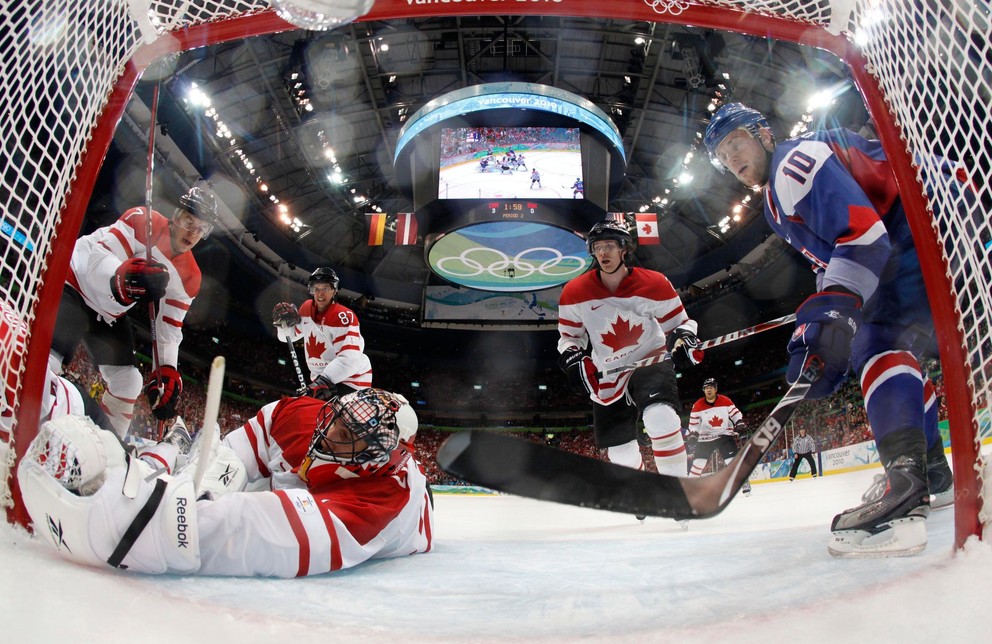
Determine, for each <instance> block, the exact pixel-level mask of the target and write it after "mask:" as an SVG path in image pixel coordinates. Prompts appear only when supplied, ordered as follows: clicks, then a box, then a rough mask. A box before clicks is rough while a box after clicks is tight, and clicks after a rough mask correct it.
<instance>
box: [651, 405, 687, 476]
mask: <svg viewBox="0 0 992 644" xmlns="http://www.w3.org/2000/svg"><path fill="white" fill-rule="evenodd" d="M643 419H644V430H645V431H646V432H647V434H648V436H649V437H650V438H651V450H652V451H653V452H654V464H655V465H656V466H657V468H658V472H659V473H661V474H668V475H670V476H685V475H686V470H688V460H687V456H686V453H685V441H684V440H683V439H682V427H681V421H680V420H679V415H678V414H676V413H675V410H674V409H672V408H671V407H669V406H668V405H663V404H656V405H651V406H649V407H648V408H647V409H645V410H644V415H643Z"/></svg>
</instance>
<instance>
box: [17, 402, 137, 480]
mask: <svg viewBox="0 0 992 644" xmlns="http://www.w3.org/2000/svg"><path fill="white" fill-rule="evenodd" d="M25 460H30V461H33V462H35V463H37V464H38V465H40V466H41V467H42V468H43V469H44V470H45V471H46V472H48V474H49V475H50V476H51V477H52V478H54V479H56V480H57V481H59V483H61V484H62V486H63V487H65V488H66V489H68V490H72V491H76V492H79V493H80V494H82V495H87V494H91V493H93V492H95V491H96V490H98V489H100V486H101V485H102V483H103V479H104V476H105V474H106V471H107V470H108V469H110V468H113V467H121V466H123V465H124V464H125V454H124V446H123V445H121V442H120V440H119V439H118V438H117V436H116V435H114V434H112V433H111V432H109V431H106V430H104V429H101V428H100V427H97V425H96V424H95V423H94V422H93V421H92V420H90V419H89V418H88V417H86V416H74V415H69V416H61V417H59V418H56V419H55V420H50V421H48V422H46V423H43V424H42V426H41V428H40V429H39V430H38V435H37V436H36V437H35V438H34V440H32V441H31V445H30V446H29V447H28V451H27V454H26V455H25Z"/></svg>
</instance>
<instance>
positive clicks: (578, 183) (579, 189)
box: [572, 179, 585, 199]
mask: <svg viewBox="0 0 992 644" xmlns="http://www.w3.org/2000/svg"><path fill="white" fill-rule="evenodd" d="M584 191H585V189H584V188H583V185H582V179H576V180H575V183H573V184H572V199H576V198H578V197H581V196H582V193H583V192H584Z"/></svg>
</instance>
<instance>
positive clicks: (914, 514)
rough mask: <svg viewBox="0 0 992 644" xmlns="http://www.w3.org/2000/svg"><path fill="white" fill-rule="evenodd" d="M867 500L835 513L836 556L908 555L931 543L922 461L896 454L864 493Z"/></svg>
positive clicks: (832, 545) (831, 548) (833, 547)
mask: <svg viewBox="0 0 992 644" xmlns="http://www.w3.org/2000/svg"><path fill="white" fill-rule="evenodd" d="M862 500H863V501H864V503H863V504H862V505H860V506H858V507H856V508H852V509H850V510H845V511H844V512H841V513H840V514H838V515H837V516H835V517H834V520H833V524H832V525H831V528H830V529H831V530H832V531H833V539H832V540H831V542H830V544H829V545H828V546H827V549H828V550H829V552H830V554H831V555H833V556H834V557H905V556H909V555H914V554H916V553H918V552H921V551H922V550H923V549H924V548H925V547H926V545H927V528H926V519H927V516H928V515H929V513H930V493H929V489H928V487H927V481H926V476H925V474H924V472H923V468H922V467H921V465H920V463H919V462H917V461H916V460H914V459H913V458H911V457H908V456H900V457H899V458H897V459H895V460H894V461H893V462H892V463H891V464H890V465H889V467H888V470H887V472H886V473H885V474H883V475H878V476H876V477H875V480H874V481H873V482H872V485H871V487H870V488H869V489H868V491H867V492H865V494H864V496H863V497H862Z"/></svg>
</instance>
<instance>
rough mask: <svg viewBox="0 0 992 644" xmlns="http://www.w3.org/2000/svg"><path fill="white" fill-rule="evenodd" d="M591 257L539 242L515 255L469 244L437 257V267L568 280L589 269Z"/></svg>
mask: <svg viewBox="0 0 992 644" xmlns="http://www.w3.org/2000/svg"><path fill="white" fill-rule="evenodd" d="M587 260H588V258H586V257H579V256H578V255H564V254H562V252H561V251H560V250H558V249H557V248H550V247H548V246H539V247H536V248H528V249H526V250H522V251H520V252H519V253H517V254H516V255H514V256H513V257H510V256H509V255H507V254H506V253H504V252H503V251H501V250H499V249H496V248H489V247H479V246H477V247H475V248H466V249H465V250H463V251H462V252H461V253H459V254H458V255H449V256H447V257H442V258H441V259H439V260H437V262H436V263H435V266H436V268H437V270H438V271H441V272H443V273H446V274H448V275H450V276H451V277H456V278H469V277H480V276H491V277H493V278H495V279H500V280H517V279H526V278H528V277H531V276H532V275H541V276H543V277H546V278H550V279H553V280H555V281H562V280H567V279H569V278H571V277H573V276H577V275H580V274H582V273H584V272H585V270H586V262H587Z"/></svg>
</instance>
